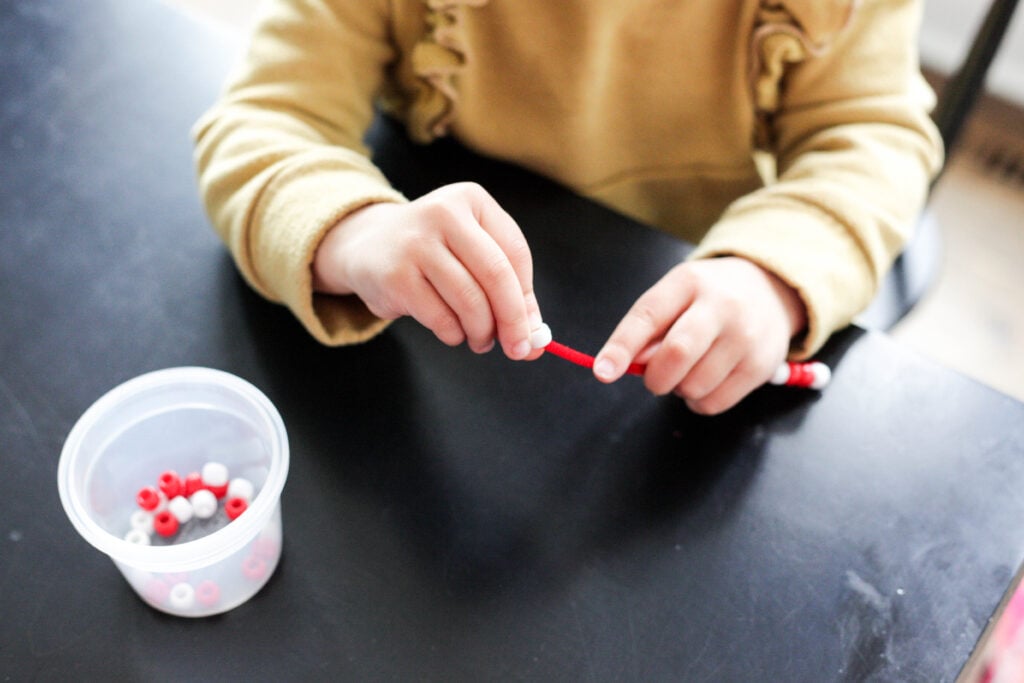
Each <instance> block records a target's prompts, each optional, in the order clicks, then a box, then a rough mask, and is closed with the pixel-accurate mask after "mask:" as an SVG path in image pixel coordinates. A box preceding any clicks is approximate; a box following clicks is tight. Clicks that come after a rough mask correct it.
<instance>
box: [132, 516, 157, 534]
mask: <svg viewBox="0 0 1024 683" xmlns="http://www.w3.org/2000/svg"><path fill="white" fill-rule="evenodd" d="M128 524H129V525H130V526H131V528H132V529H138V530H139V531H141V532H143V533H144V534H146V535H147V536H148V535H150V534H152V533H153V513H152V512H147V511H146V510H136V511H135V512H133V513H132V516H131V517H130V518H129V519H128Z"/></svg>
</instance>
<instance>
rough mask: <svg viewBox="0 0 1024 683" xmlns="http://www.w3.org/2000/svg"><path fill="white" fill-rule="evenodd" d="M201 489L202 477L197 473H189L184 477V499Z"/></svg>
mask: <svg viewBox="0 0 1024 683" xmlns="http://www.w3.org/2000/svg"><path fill="white" fill-rule="evenodd" d="M201 488H203V476H202V475H201V474H199V473H198V472H189V473H188V475H186V476H185V494H184V495H185V497H186V498H188V497H189V496H191V495H192V494H193V493H195V492H196V491H198V490H199V489H201Z"/></svg>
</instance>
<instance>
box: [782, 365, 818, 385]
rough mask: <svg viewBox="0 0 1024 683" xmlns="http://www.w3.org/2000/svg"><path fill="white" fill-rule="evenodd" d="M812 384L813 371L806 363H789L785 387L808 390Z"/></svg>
mask: <svg viewBox="0 0 1024 683" xmlns="http://www.w3.org/2000/svg"><path fill="white" fill-rule="evenodd" d="M812 384H814V371H813V370H811V369H810V365H809V364H808V363H790V364H789V380H788V381H787V382H786V386H790V387H803V388H808V387H810V386H811V385H812Z"/></svg>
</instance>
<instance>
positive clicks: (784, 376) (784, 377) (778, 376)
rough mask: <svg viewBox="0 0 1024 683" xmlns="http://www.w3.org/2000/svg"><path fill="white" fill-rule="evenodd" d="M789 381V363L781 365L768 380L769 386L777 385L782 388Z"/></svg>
mask: <svg viewBox="0 0 1024 683" xmlns="http://www.w3.org/2000/svg"><path fill="white" fill-rule="evenodd" d="M788 381H789V363H783V364H782V365H780V366H779V367H778V368H777V369H776V370H775V374H774V375H772V378H771V379H770V380H768V382H769V383H770V384H777V385H779V386H783V385H784V384H785V383H786V382H788Z"/></svg>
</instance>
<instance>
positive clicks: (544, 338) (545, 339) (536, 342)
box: [530, 323, 552, 349]
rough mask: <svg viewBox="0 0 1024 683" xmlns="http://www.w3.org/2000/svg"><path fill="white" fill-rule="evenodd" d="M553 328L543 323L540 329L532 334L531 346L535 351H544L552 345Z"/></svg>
mask: <svg viewBox="0 0 1024 683" xmlns="http://www.w3.org/2000/svg"><path fill="white" fill-rule="evenodd" d="M551 339H552V337H551V328H550V327H548V326H547V323H541V324H540V327H538V328H537V329H535V330H534V331H533V332H531V333H530V346H532V347H533V348H535V349H543V348H544V347H546V346H547V345H548V344H550V343H551Z"/></svg>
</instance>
